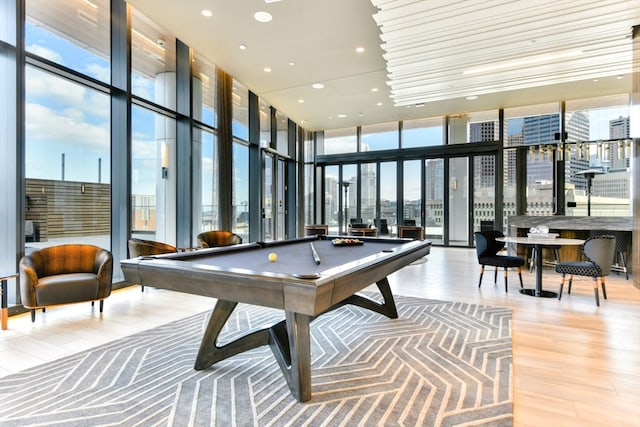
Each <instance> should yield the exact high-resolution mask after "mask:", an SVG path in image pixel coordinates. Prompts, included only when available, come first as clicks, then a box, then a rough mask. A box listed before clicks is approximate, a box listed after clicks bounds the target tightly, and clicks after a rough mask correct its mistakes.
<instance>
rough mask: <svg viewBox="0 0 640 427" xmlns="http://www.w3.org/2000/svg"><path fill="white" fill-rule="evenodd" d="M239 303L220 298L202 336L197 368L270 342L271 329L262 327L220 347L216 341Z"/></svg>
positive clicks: (202, 367)
mask: <svg viewBox="0 0 640 427" xmlns="http://www.w3.org/2000/svg"><path fill="white" fill-rule="evenodd" d="M237 305H238V303H237V302H234V301H225V300H218V302H217V303H216V306H215V308H214V309H213V312H212V313H211V318H210V319H209V324H208V325H207V329H206V330H205V332H204V335H203V337H202V342H201V343H200V349H199V350H198V356H197V357H196V363H195V366H194V368H195V369H196V370H198V371H199V370H202V369H206V368H208V367H209V366H211V365H213V364H214V363H216V362H219V361H221V360H224V359H226V358H228V357H231V356H235V355H236V354H239V353H242V352H244V351H247V350H251V349H253V348H256V347H260V346H263V345H267V344H268V343H269V330H268V329H261V330H259V331H255V332H252V333H250V334H247V335H245V336H243V337H241V338H238V339H237V340H235V341H232V342H230V343H228V344H225V345H223V346H222V347H218V345H217V344H216V343H217V340H218V336H219V335H220V331H222V328H224V325H225V324H226V323H227V320H228V319H229V316H231V313H232V312H233V310H234V309H235V308H236V306H237Z"/></svg>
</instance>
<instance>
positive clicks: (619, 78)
mask: <svg viewBox="0 0 640 427" xmlns="http://www.w3.org/2000/svg"><path fill="white" fill-rule="evenodd" d="M623 78H624V76H618V77H616V79H618V80H622V79H623Z"/></svg>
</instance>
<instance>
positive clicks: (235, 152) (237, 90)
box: [231, 79, 251, 242]
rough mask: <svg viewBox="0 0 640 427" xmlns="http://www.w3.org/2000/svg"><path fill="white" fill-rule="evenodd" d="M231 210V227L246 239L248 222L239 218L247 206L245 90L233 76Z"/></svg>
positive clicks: (247, 162)
mask: <svg viewBox="0 0 640 427" xmlns="http://www.w3.org/2000/svg"><path fill="white" fill-rule="evenodd" d="M232 93H233V95H232V105H233V106H232V109H233V121H232V125H231V127H232V133H233V146H232V159H233V172H232V173H233V184H232V188H231V191H232V212H231V216H232V217H231V230H232V231H233V232H234V233H236V234H238V235H240V236H241V237H242V239H243V241H245V242H246V241H248V239H249V223H248V222H247V221H243V218H245V217H247V216H248V212H249V209H251V206H250V204H249V90H248V89H247V88H246V87H245V86H244V85H243V84H242V83H240V82H239V81H237V80H236V79H233V88H232Z"/></svg>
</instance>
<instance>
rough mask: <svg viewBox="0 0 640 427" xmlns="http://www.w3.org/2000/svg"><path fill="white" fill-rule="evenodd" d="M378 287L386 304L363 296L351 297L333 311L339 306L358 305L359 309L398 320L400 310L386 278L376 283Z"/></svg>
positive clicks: (336, 306)
mask: <svg viewBox="0 0 640 427" xmlns="http://www.w3.org/2000/svg"><path fill="white" fill-rule="evenodd" d="M376 286H378V290H379V291H380V293H381V294H382V297H383V298H384V302H383V303H382V304H380V303H378V302H376V301H373V300H371V299H369V298H365V297H363V296H361V295H351V296H350V297H349V298H347V299H345V300H344V301H343V302H341V303H338V304H336V305H335V306H333V307H331V309H334V308H338V307H339V306H342V305H345V304H352V305H357V306H358V307H362V308H366V309H368V310H371V311H375V312H376V313H379V314H382V315H383V316H387V317H388V318H390V319H397V318H398V310H397V309H396V302H395V300H394V299H393V294H392V293H391V287H390V286H389V280H388V279H387V278H386V277H385V278H384V279H382V280H379V281H377V282H376Z"/></svg>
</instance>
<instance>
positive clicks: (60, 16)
mask: <svg viewBox="0 0 640 427" xmlns="http://www.w3.org/2000/svg"><path fill="white" fill-rule="evenodd" d="M96 5H98V6H103V8H102V9H100V8H94V7H91V6H88V5H86V4H78V5H73V4H71V3H70V2H55V4H54V2H45V1H38V0H28V1H26V2H25V12H26V24H25V41H24V43H25V51H26V52H27V62H28V63H29V64H30V65H27V66H26V69H25V179H26V182H25V188H26V195H25V196H26V197H25V199H26V203H25V213H24V218H25V241H26V242H27V243H26V246H27V249H26V251H27V252H28V251H29V250H30V249H31V248H37V247H42V246H49V245H53V244H56V243H60V242H65V241H70V240H73V241H84V242H87V243H93V244H96V245H99V246H101V247H104V248H106V249H110V233H111V229H110V208H109V206H110V181H111V176H110V175H111V170H110V164H111V156H110V119H111V118H110V114H109V96H108V94H107V93H106V87H105V86H104V85H95V84H92V82H91V79H95V80H98V81H101V82H105V83H108V82H109V81H110V61H109V49H108V47H109V34H110V31H109V22H110V21H109V13H108V7H106V8H105V7H104V6H108V2H105V1H98V2H96ZM105 9H106V11H105ZM70 20H71V21H70ZM85 36H86V38H85ZM79 39H82V42H79V41H78V40H79ZM43 60H44V61H43ZM46 61H51V62H53V63H55V64H58V65H59V66H60V68H59V69H51V71H45V70H44V69H43V67H46ZM66 69H69V70H73V71H74V72H76V73H78V75H77V76H76V77H75V78H73V79H71V78H69V75H68V74H67V73H66Z"/></svg>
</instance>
